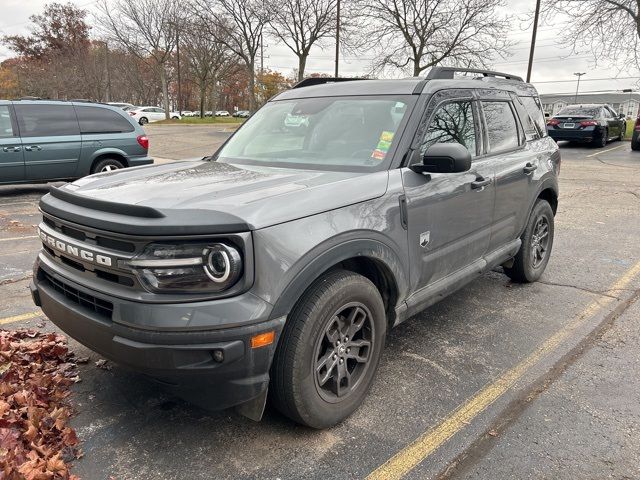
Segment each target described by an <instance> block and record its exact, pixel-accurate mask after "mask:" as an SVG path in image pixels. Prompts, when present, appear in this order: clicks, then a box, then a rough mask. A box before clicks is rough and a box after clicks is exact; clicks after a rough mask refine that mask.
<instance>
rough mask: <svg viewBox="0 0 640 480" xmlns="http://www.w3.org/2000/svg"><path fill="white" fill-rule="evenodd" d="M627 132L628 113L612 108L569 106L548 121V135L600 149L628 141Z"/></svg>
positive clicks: (607, 106) (602, 106)
mask: <svg viewBox="0 0 640 480" xmlns="http://www.w3.org/2000/svg"><path fill="white" fill-rule="evenodd" d="M626 129H627V122H626V120H625V118H624V114H622V113H621V114H617V113H616V112H614V111H613V109H612V108H611V107H610V106H609V105H596V104H593V105H569V106H567V107H564V108H563V109H562V110H560V112H558V114H557V115H554V116H553V117H552V118H550V119H549V120H548V121H547V132H549V136H550V137H551V138H553V139H554V140H556V141H559V140H568V141H570V142H589V143H592V144H593V145H594V146H596V147H604V146H606V145H607V142H609V141H610V140H622V139H624V134H625V131H626Z"/></svg>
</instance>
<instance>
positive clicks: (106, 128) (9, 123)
mask: <svg viewBox="0 0 640 480" xmlns="http://www.w3.org/2000/svg"><path fill="white" fill-rule="evenodd" d="M148 150H149V139H148V138H147V136H146V135H145V133H144V130H142V127H140V125H138V124H137V123H136V122H135V121H134V120H132V119H131V118H130V117H129V115H127V113H126V112H124V111H122V110H121V109H120V108H117V107H112V106H109V105H103V104H97V103H89V102H61V101H50V100H14V101H7V100H0V173H1V175H0V185H2V184H10V183H33V182H44V181H50V180H66V179H73V178H79V177H83V176H85V175H89V174H90V173H96V172H108V171H111V170H117V169H120V168H124V167H133V166H137V165H148V164H150V163H153V159H151V158H149V156H148Z"/></svg>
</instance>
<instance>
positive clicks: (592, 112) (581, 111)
mask: <svg viewBox="0 0 640 480" xmlns="http://www.w3.org/2000/svg"><path fill="white" fill-rule="evenodd" d="M599 113H600V107H565V108H563V109H562V110H560V112H559V113H558V115H557V116H558V117H560V116H566V115H579V116H581V117H597V116H598V115H599Z"/></svg>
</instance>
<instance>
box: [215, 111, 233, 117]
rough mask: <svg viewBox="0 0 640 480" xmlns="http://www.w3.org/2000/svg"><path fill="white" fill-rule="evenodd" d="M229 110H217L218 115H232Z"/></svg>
mask: <svg viewBox="0 0 640 480" xmlns="http://www.w3.org/2000/svg"><path fill="white" fill-rule="evenodd" d="M230 116H231V115H229V112H227V111H226V110H216V117H230Z"/></svg>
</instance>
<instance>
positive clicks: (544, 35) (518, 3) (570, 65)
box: [0, 0, 640, 93]
mask: <svg viewBox="0 0 640 480" xmlns="http://www.w3.org/2000/svg"><path fill="white" fill-rule="evenodd" d="M46 3H50V1H47V0H2V16H1V17H0V18H1V20H0V35H6V34H24V33H28V28H29V23H30V22H29V16H30V15H33V14H36V13H40V12H41V11H42V9H43V8H44V5H45V4H46ZM73 3H75V4H76V5H78V6H79V7H81V8H85V9H87V10H89V11H92V8H93V5H94V4H95V3H96V2H95V0H94V1H90V0H77V1H75V2H73ZM508 4H509V11H510V13H515V14H518V15H519V16H520V17H522V20H516V21H514V22H513V23H512V26H511V30H510V32H509V38H510V39H511V40H512V41H513V42H515V44H514V46H513V48H512V49H511V53H512V55H511V56H510V57H509V58H507V59H506V60H502V59H498V60H496V61H495V62H494V64H493V67H494V68H495V69H496V70H500V71H505V72H509V73H513V74H516V75H521V76H522V77H525V76H526V72H527V59H528V56H529V46H530V41H531V26H530V23H529V22H527V21H525V20H524V18H525V15H526V13H527V12H528V11H529V12H530V11H532V10H533V8H534V7H535V0H510V1H508ZM560 28H561V27H560V26H559V25H541V26H540V28H539V30H538V40H537V46H536V55H535V61H534V66H533V74H532V82H533V83H534V84H535V85H536V87H537V88H538V91H539V92H540V93H573V92H575V87H576V82H575V80H576V77H575V76H574V75H573V73H574V72H587V75H585V76H583V77H582V80H581V83H580V91H581V92H587V91H602V90H609V91H611V90H622V89H624V88H637V84H638V80H639V79H638V78H634V79H620V80H613V81H612V80H596V79H607V78H608V77H612V76H616V73H615V72H616V71H617V70H616V69H612V68H610V67H607V66H599V67H597V68H596V67H595V66H594V64H593V58H592V56H591V55H589V54H588V53H580V54H574V55H571V53H570V50H569V49H568V48H563V46H562V45H561V44H560V42H559V40H558V37H559V32H560ZM269 42H270V44H268V45H267V46H266V49H265V59H264V65H265V67H267V68H271V69H273V70H278V71H281V72H283V73H284V74H286V75H288V74H289V73H291V71H292V69H293V68H295V67H296V65H297V62H296V60H297V59H296V57H295V56H294V55H293V53H292V52H291V51H290V50H289V49H287V48H286V47H285V46H284V45H281V44H280V45H279V44H277V43H276V42H275V40H270V41H269ZM265 43H266V42H265ZM333 54H334V45H333V44H329V43H328V44H327V45H325V47H324V49H321V48H314V49H313V50H312V53H311V56H310V58H309V61H308V63H307V72H308V73H311V72H322V73H333V68H334V67H333ZM10 55H11V52H9V51H7V49H6V48H4V47H1V46H0V60H3V59H5V58H7V57H9V56H10ZM370 59H371V56H370V55H369V56H367V54H366V53H364V54H363V55H361V56H359V58H356V57H349V56H347V57H344V58H343V59H342V61H341V64H340V74H341V75H344V76H357V75H361V74H363V73H365V72H366V71H367V70H368V65H369V61H370ZM638 75H640V74H639V73H638V72H636V71H632V72H627V73H624V72H623V73H621V74H620V75H618V76H619V77H628V76H638Z"/></svg>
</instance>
